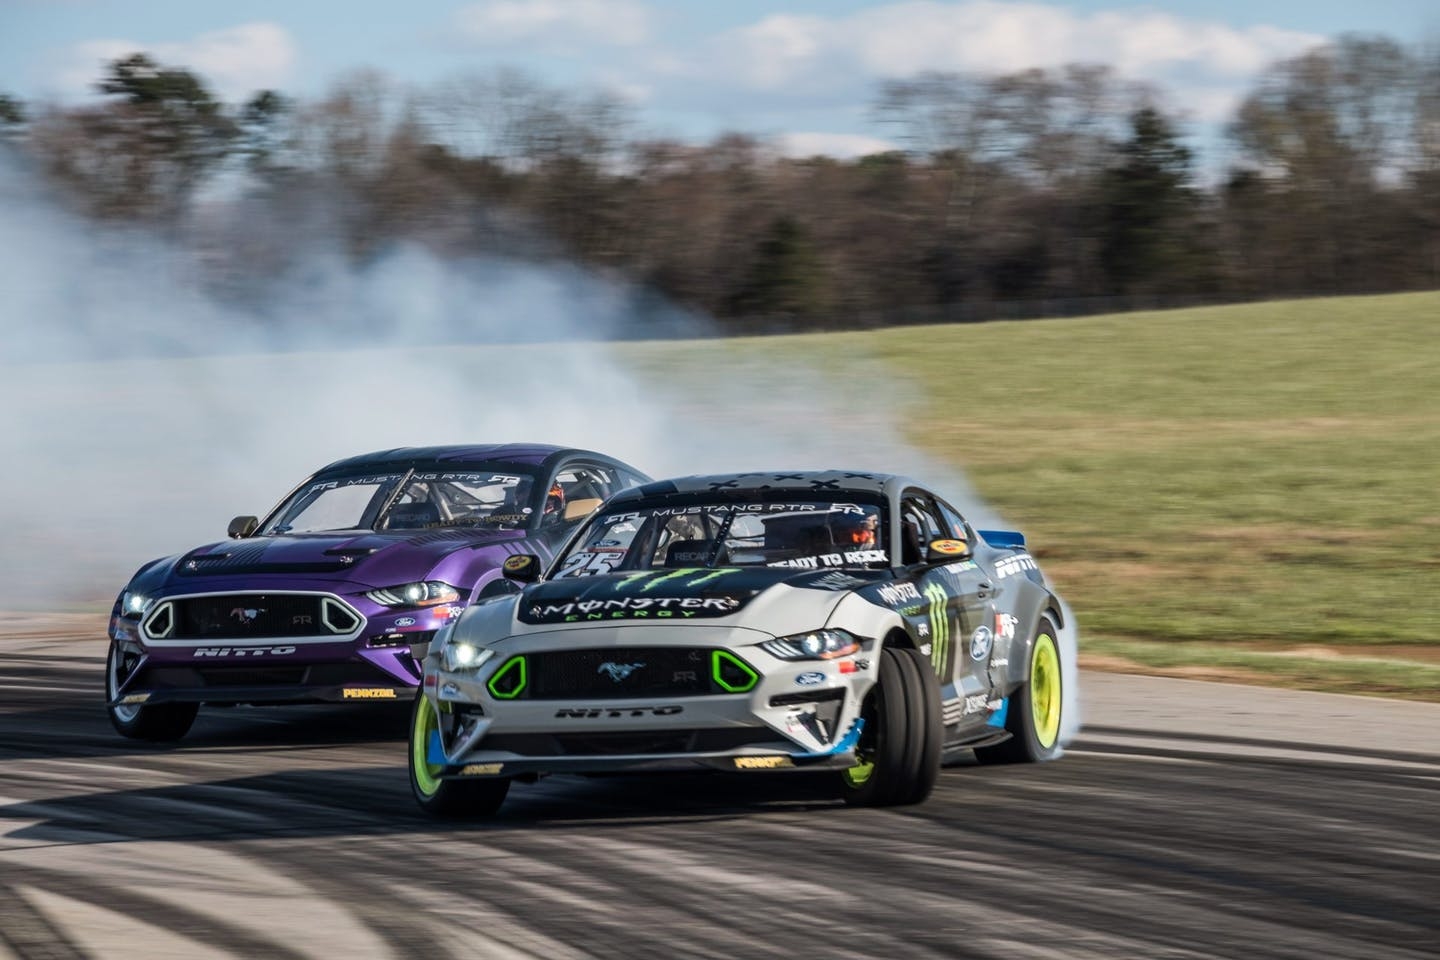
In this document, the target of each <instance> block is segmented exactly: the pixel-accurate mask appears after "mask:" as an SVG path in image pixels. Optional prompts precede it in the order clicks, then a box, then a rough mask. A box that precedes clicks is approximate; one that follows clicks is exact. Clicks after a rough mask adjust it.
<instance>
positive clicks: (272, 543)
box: [167, 528, 524, 586]
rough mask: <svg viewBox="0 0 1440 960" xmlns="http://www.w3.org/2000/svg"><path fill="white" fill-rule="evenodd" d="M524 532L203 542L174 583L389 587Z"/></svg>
mask: <svg viewBox="0 0 1440 960" xmlns="http://www.w3.org/2000/svg"><path fill="white" fill-rule="evenodd" d="M522 537H524V533H523V531H519V530H493V531H492V530H475V529H473V528H465V529H450V530H446V529H438V530H417V531H406V532H404V533H379V532H375V531H373V530H349V531H331V532H326V533H302V534H285V535H282V536H274V537H252V538H247V539H244V540H228V541H221V542H219V543H211V544H207V545H205V546H203V547H197V548H195V549H194V550H191V551H190V552H189V553H186V554H183V555H182V556H180V557H178V558H177V559H176V560H175V562H174V563H173V565H172V566H171V568H170V576H169V577H168V578H167V579H169V581H170V582H171V583H175V584H179V583H186V582H188V581H193V580H195V579H197V578H206V577H213V578H222V577H224V578H233V577H237V576H250V575H267V574H268V575H288V576H339V577H342V578H343V579H345V580H348V581H352V582H356V583H362V584H371V585H373V586H385V585H388V584H392V583H398V582H401V581H404V580H406V579H413V578H415V577H418V576H423V575H425V574H426V573H427V572H428V571H429V570H430V568H431V567H433V566H434V565H435V564H436V563H437V562H438V561H439V560H440V559H441V558H443V557H446V556H448V555H450V554H452V553H455V552H457V551H460V550H471V549H477V548H481V547H486V546H489V545H491V544H495V543H499V542H502V541H506V540H517V539H520V538H522Z"/></svg>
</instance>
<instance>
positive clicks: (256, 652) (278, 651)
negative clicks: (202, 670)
mask: <svg viewBox="0 0 1440 960" xmlns="http://www.w3.org/2000/svg"><path fill="white" fill-rule="evenodd" d="M294 652H295V648H294V647H196V648H195V652H194V653H192V654H191V655H190V656H191V657H192V658H193V657H283V656H287V655H289V654H292V653H294Z"/></svg>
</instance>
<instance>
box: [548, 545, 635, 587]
mask: <svg viewBox="0 0 1440 960" xmlns="http://www.w3.org/2000/svg"><path fill="white" fill-rule="evenodd" d="M624 559H625V551H623V550H609V549H606V550H581V551H580V552H578V553H572V554H571V555H570V556H568V557H566V558H565V566H563V567H561V568H560V572H559V573H557V574H555V578H556V579H557V580H558V579H559V578H561V577H593V576H595V575H596V574H600V573H609V572H610V571H611V570H614V569H615V567H616V566H618V565H619V564H620V561H621V560H624Z"/></svg>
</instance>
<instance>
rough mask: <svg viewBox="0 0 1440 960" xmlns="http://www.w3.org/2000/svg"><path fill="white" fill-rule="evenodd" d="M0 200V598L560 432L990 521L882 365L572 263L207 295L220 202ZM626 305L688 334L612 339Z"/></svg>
mask: <svg viewBox="0 0 1440 960" xmlns="http://www.w3.org/2000/svg"><path fill="white" fill-rule="evenodd" d="M237 202H239V201H237ZM0 209H4V210H5V215H4V216H3V217H0V250H4V251H6V254H5V256H3V257H0V330H3V337H0V411H3V421H0V422H3V424H4V427H3V435H4V440H5V443H4V448H5V449H6V450H7V451H8V452H9V453H10V455H11V456H10V458H9V462H8V464H7V467H6V469H4V470H3V471H0V477H3V479H0V530H3V531H4V538H5V540H4V542H5V546H4V549H3V553H0V610H3V609H10V610H16V609H28V610H47V609H48V610H55V611H60V610H71V611H75V610H94V611H96V612H99V611H103V610H106V609H108V606H109V604H110V602H111V600H112V599H113V598H114V595H115V593H116V592H117V591H118V590H119V589H120V588H121V587H122V586H123V584H124V583H125V581H126V580H127V579H128V578H129V576H130V574H131V573H132V572H133V571H134V570H135V568H137V567H138V566H139V565H140V564H141V563H143V562H146V561H148V560H150V559H153V558H155V557H158V556H163V555H167V554H170V553H175V552H179V551H182V550H186V549H189V548H190V547H193V546H196V545H198V544H200V543H204V542H209V541H213V540H219V539H223V538H224V535H225V527H226V524H227V523H228V521H229V519H230V518H231V517H232V516H235V515H238V514H263V513H264V512H265V511H266V510H267V509H268V508H269V507H270V506H272V505H273V504H274V503H275V502H276V501H277V500H278V499H279V498H280V497H281V496H283V495H284V494H285V493H286V492H287V491H288V490H289V489H290V488H291V487H292V486H293V485H294V484H296V483H297V482H299V481H300V480H301V479H303V478H304V477H305V476H306V475H307V474H308V473H310V472H311V471H313V470H315V469H316V468H318V467H320V466H322V465H324V464H326V463H328V462H330V461H332V460H335V459H338V458H341V457H345V456H350V455H353V454H356V453H362V452H366V451H371V450H379V449H384V448H387V447H396V446H413V445H424V444H440V443H468V442H482V443H483V442H509V441H536V442H546V443H557V444H566V445H574V446H579V447H586V448H590V449H595V450H600V451H604V452H606V453H610V454H613V455H615V456H618V457H620V458H621V459H624V460H626V461H628V462H630V463H633V464H634V465H636V466H637V467H639V468H641V469H642V470H645V471H646V472H648V473H650V474H651V475H653V476H656V477H662V476H672V475H680V474H690V473H705V472H721V471H730V470H750V469H777V470H781V469H810V468H830V467H839V468H846V469H862V470H876V471H885V472H900V473H907V474H910V475H912V476H916V477H917V478H920V479H922V480H925V481H928V482H931V483H934V484H936V485H937V486H939V487H940V488H941V489H943V490H945V491H946V492H947V493H948V494H949V495H950V496H951V498H952V499H953V500H955V502H956V503H957V505H958V506H960V507H961V508H962V509H966V510H967V511H968V512H969V514H970V515H971V517H972V518H973V519H976V520H978V521H979V522H980V523H981V525H991V524H996V523H998V522H999V521H998V519H997V518H996V517H995V515H994V513H993V512H992V511H990V510H989V509H988V508H987V507H985V505H984V504H983V503H981V502H980V501H979V500H978V498H976V497H975V496H974V495H973V494H972V493H971V492H970V490H969V487H968V486H967V485H966V483H965V481H964V478H963V477H962V476H959V475H957V474H956V472H955V471H954V470H953V469H951V468H948V467H945V466H942V465H940V464H938V463H936V462H934V461H933V460H931V459H930V458H927V457H926V456H924V455H923V454H921V453H919V452H918V451H916V450H914V449H913V448H912V447H910V446H909V445H908V444H907V443H906V442H905V432H906V431H905V420H904V411H905V409H906V407H907V406H908V404H907V402H906V395H905V390H904V388H903V385H901V384H899V383H897V382H896V379H895V377H894V375H893V373H890V374H888V375H887V374H886V373H885V372H884V371H881V370H879V369H876V370H872V371H866V375H865V376H863V377H859V378H857V377H856V376H855V373H856V369H857V368H853V367H852V368H847V370H846V371H845V372H844V376H838V377H837V375H836V372H834V371H827V370H824V369H816V368H814V367H812V366H809V365H806V364H797V363H796V361H795V360H794V359H783V360H781V359H775V360H765V361H757V360H755V359H754V356H755V353H756V351H746V356H748V357H750V358H751V359H749V360H746V361H745V362H744V363H743V364H741V363H739V362H738V361H736V360H735V359H734V354H733V353H732V352H731V351H728V350H727V349H726V347H725V345H724V343H722V342H721V341H719V340H715V339H705V338H704V337H705V336H706V335H707V334H710V333H712V332H713V331H712V329H711V326H710V324H709V323H708V322H707V321H706V320H705V319H704V318H702V317H697V316H693V315H689V314H686V313H685V312H684V311H681V310H679V309H676V308H672V307H664V306H662V307H659V308H657V307H656V305H655V304H654V302H653V297H651V296H650V295H645V294H642V293H641V292H640V291H637V290H635V289H632V288H628V287H626V286H625V285H623V284H619V283H616V282H615V281H613V280H610V279H607V278H605V277H602V276H599V275H596V274H593V273H589V272H586V271H584V270H580V269H577V268H573V267H563V266H540V265H536V264H534V263H529V262H521V261H508V260H504V259H495V258H490V259H479V260H477V259H464V260H459V259H446V258H442V257H440V256H438V255H435V254H433V253H431V252H429V251H427V250H425V249H423V248H421V247H419V246H399V247H396V248H394V249H391V250H389V251H387V252H386V253H384V254H383V255H380V256H378V257H375V258H372V259H371V260H369V261H367V262H365V263H363V264H360V265H355V264H354V263H352V262H351V260H350V259H348V258H347V257H345V256H344V255H343V254H342V253H341V252H340V251H339V250H338V249H337V248H336V247H335V246H334V245H333V244H330V243H327V242H326V241H325V240H324V239H323V238H322V239H320V240H318V241H315V242H310V241H307V242H305V243H304V244H303V246H302V247H301V248H300V249H294V248H295V247H296V244H295V243H294V242H293V241H289V242H288V246H287V245H286V244H280V246H281V247H283V248H285V250H286V253H285V257H284V269H283V270H280V271H277V272H276V273H275V274H274V275H271V276H268V277H265V278H254V277H250V278H245V280H244V284H243V285H244V289H243V290H240V291H238V292H237V291H226V292H219V293H217V291H216V284H215V283H214V278H215V276H216V270H215V261H216V259H217V258H221V259H222V260H223V257H224V256H225V252H224V251H225V244H226V243H227V242H231V241H233V242H242V241H243V242H246V243H253V242H254V240H255V238H256V235H257V231H258V232H259V235H260V236H261V238H262V239H264V231H265V230H266V226H265V224H263V223H261V224H258V225H257V224H256V223H255V221H254V220H253V218H251V219H246V218H244V217H241V216H238V215H237V212H236V209H229V210H226V209H220V210H218V211H215V210H212V211H211V215H212V218H213V219H215V220H216V221H218V222H220V223H221V224H225V223H226V222H227V220H229V221H235V222H236V223H240V222H243V223H244V224H245V231H246V232H245V234H244V235H241V234H240V233H239V232H238V229H233V230H232V229H230V228H229V227H224V228H223V229H220V230H219V232H218V233H216V232H214V231H212V232H211V233H210V234H209V235H207V236H208V239H207V240H206V241H205V242H194V241H193V238H187V239H188V241H189V242H185V241H180V240H177V239H175V238H172V237H166V236H162V235H160V234H159V233H158V232H154V231H148V232H147V231H137V230H134V229H119V228H113V227H110V228H107V227H100V226H97V225H96V224H95V223H94V222H92V221H89V220H84V219H81V218H78V217H74V216H72V215H70V214H68V213H66V212H64V211H63V210H62V209H61V208H60V207H59V205H57V204H55V203H52V202H50V201H48V200H47V199H46V197H45V194H44V191H43V189H42V187H41V185H40V184H39V182H38V180H37V179H36V178H34V177H32V176H30V175H28V174H27V173H26V172H24V171H23V170H18V169H16V168H15V167H14V166H13V165H9V166H6V165H3V164H0ZM241 212H244V211H243V210H241ZM320 219H322V220H323V217H321V218H320ZM274 229H275V230H277V231H278V230H280V229H281V228H279V227H276V228H274ZM272 239H275V238H272ZM277 242H278V240H277ZM642 312H643V314H644V315H645V317H646V318H647V323H648V326H647V327H646V329H648V330H659V331H662V332H663V334H664V335H665V336H666V337H669V338H675V337H677V336H686V337H690V338H691V339H684V340H679V339H675V340H674V342H672V343H667V344H665V345H664V346H663V347H662V348H659V349H658V350H657V349H655V348H653V347H651V346H649V345H643V349H642V346H641V345H637V344H635V343H633V342H629V341H627V340H625V339H622V338H630V337H634V336H635V334H636V332H637V329H636V319H635V318H636V317H637V316H638V315H640V314H641V313H642ZM641 354H643V355H644V357H645V361H644V362H643V363H642V362H640V361H639V360H638V359H637V357H639V356H640V355H641ZM657 356H658V359H657ZM787 357H788V354H787ZM667 358H668V359H667ZM1071 653H1072V655H1071V656H1070V657H1068V658H1067V659H1068V660H1069V662H1070V663H1072V664H1073V662H1074V658H1073V651H1072V652H1071ZM1069 712H1070V713H1071V714H1072V715H1074V713H1075V711H1073V710H1071V711H1069Z"/></svg>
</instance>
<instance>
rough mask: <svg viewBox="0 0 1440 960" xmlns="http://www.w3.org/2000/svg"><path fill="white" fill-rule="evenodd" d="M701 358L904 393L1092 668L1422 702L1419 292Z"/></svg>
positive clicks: (1425, 515) (931, 442)
mask: <svg viewBox="0 0 1440 960" xmlns="http://www.w3.org/2000/svg"><path fill="white" fill-rule="evenodd" d="M622 350H623V352H626V353H629V354H630V355H631V357H632V358H633V359H638V360H639V362H640V363H641V365H642V367H645V368H647V369H652V370H655V371H659V370H661V369H662V368H663V369H664V370H665V371H666V373H665V374H664V376H665V377H666V378H671V377H674V376H676V375H677V371H681V372H682V373H683V370H684V365H685V364H686V363H692V364H697V363H698V361H696V360H694V359H690V360H686V359H683V358H682V357H681V353H682V352H683V353H684V354H685V355H686V356H688V357H694V356H695V353H696V351H694V349H693V345H690V346H688V347H684V346H679V345H672V344H663V343H655V344H644V345H639V346H636V347H628V348H622ZM713 350H714V351H724V352H726V353H728V354H730V356H729V357H727V358H726V359H727V360H728V361H729V362H730V363H734V364H740V365H742V366H743V365H744V364H746V363H753V364H755V365H757V366H769V367H773V366H775V365H776V364H777V362H783V361H784V359H785V358H787V357H788V358H794V359H795V360H796V361H797V362H801V361H803V364H804V365H805V366H807V367H815V366H819V367H821V368H822V369H825V370H827V371H829V372H830V373H832V374H833V377H834V379H833V381H832V382H837V383H844V382H852V383H854V382H860V380H859V378H860V377H861V376H864V377H865V378H866V380H865V382H872V383H873V382H874V377H873V371H872V370H871V369H870V366H871V365H872V364H875V363H879V364H883V365H884V367H885V371H886V373H887V374H888V375H889V376H890V377H893V378H895V379H896V380H897V381H899V382H901V383H904V384H908V388H909V389H908V391H907V395H908V397H909V399H908V400H907V401H906V403H907V409H906V414H907V415H906V416H905V417H904V418H903V419H902V421H901V422H902V423H904V424H906V425H907V426H906V429H907V430H908V433H909V439H910V441H911V442H912V443H913V444H914V445H916V446H918V447H921V448H924V449H925V450H926V451H927V452H928V453H930V454H931V455H933V456H935V457H937V458H939V459H942V460H944V461H946V462H948V463H951V464H954V465H955V466H958V467H960V468H962V469H963V470H964V471H965V473H966V474H967V475H968V476H969V478H970V480H971V482H972V483H973V485H974V486H975V488H976V489H977V490H978V492H979V493H980V494H981V495H982V496H983V497H984V499H985V500H986V501H988V502H989V503H990V504H991V505H993V506H994V507H995V509H996V510H998V511H999V512H1000V513H1001V514H1002V515H1003V516H1005V517H1006V518H1007V520H1009V521H1012V522H1013V523H1014V524H1015V525H1016V526H1017V527H1018V528H1020V529H1021V530H1023V531H1024V532H1025V533H1026V535H1027V536H1028V538H1029V539H1030V541H1031V543H1032V545H1033V552H1034V553H1035V554H1036V555H1037V557H1039V558H1040V559H1042V560H1043V562H1044V565H1045V567H1046V569H1047V571H1049V572H1050V574H1051V575H1052V578H1053V579H1054V580H1055V581H1056V582H1057V584H1058V585H1059V587H1060V588H1061V590H1062V591H1063V593H1064V594H1065V596H1066V597H1067V599H1068V600H1069V601H1070V602H1071V604H1072V606H1073V607H1074V608H1075V610H1076V612H1077V615H1078V617H1079V618H1080V621H1081V627H1082V634H1081V636H1082V649H1083V651H1084V655H1085V657H1086V658H1089V659H1090V660H1091V662H1093V663H1096V664H1107V665H1111V666H1118V667H1125V666H1127V665H1138V666H1142V667H1144V668H1145V669H1149V670H1154V671H1159V672H1170V673H1177V674H1181V675H1190V676H1205V677H1216V676H1218V677H1230V678H1235V679H1241V680H1246V681H1252V682H1270V683H1280V684H1286V685H1292V686H1301V687H1308V688H1315V689H1327V690H1338V691H1348V692H1357V693H1360V692H1366V693H1384V694H1388V695H1401V696H1409V697H1416V698H1422V699H1432V700H1440V549H1437V543H1440V293H1425V294H1407V295H1396V296H1383V297H1365V298H1343V299H1317V300H1298V301H1285V302H1277V303H1263V304H1252V305H1242V306H1229V307H1216V308H1204V309H1193V310H1176V311H1165V312H1155V313H1134V314H1125V315H1117V316H1105V317H1091V318H1082V319H1065V320H1054V321H1024V322H1013V323H990V324H978V325H959V326H932V327H910V328H901V329H892V330H887V331H872V332H863V333H844V334H831V335H819V336H796V337H769V338H756V339H745V340H735V341H717V342H715V343H714V345H713ZM707 352H708V351H707ZM857 358H865V359H864V360H857ZM705 363H706V364H707V365H708V366H710V367H711V368H712V369H713V365H714V363H715V356H714V354H713V353H711V356H710V357H709V359H708V360H706V361H705ZM695 370H696V373H697V374H698V373H700V368H699V366H697V367H696V368H695ZM657 375H659V374H658V373H657Z"/></svg>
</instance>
